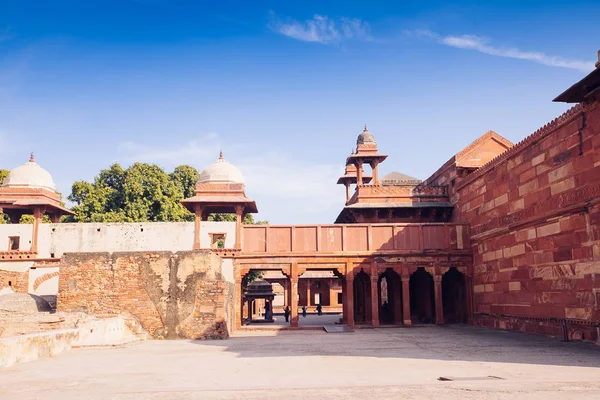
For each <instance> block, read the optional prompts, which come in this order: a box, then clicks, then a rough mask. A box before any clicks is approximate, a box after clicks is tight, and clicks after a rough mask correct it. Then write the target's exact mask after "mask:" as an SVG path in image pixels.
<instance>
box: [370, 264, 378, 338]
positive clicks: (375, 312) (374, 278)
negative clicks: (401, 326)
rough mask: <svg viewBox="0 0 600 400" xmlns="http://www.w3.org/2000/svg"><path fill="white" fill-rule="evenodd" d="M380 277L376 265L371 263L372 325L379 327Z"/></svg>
mask: <svg viewBox="0 0 600 400" xmlns="http://www.w3.org/2000/svg"><path fill="white" fill-rule="evenodd" d="M378 283H379V276H378V275H377V268H376V267H375V263H374V262H371V325H373V326H374V327H377V326H379V290H378V289H379V288H378V287H377V286H378Z"/></svg>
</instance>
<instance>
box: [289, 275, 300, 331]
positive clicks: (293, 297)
mask: <svg viewBox="0 0 600 400" xmlns="http://www.w3.org/2000/svg"><path fill="white" fill-rule="evenodd" d="M290 289H291V290H290V300H289V301H290V309H291V312H292V313H291V326H298V266H297V265H296V264H292V268H291V273H290Z"/></svg>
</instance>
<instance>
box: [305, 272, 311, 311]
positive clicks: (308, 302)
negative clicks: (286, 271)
mask: <svg viewBox="0 0 600 400" xmlns="http://www.w3.org/2000/svg"><path fill="white" fill-rule="evenodd" d="M304 281H305V282H306V308H307V309H308V307H310V279H308V278H307V279H305V280H304ZM307 311H308V310H307Z"/></svg>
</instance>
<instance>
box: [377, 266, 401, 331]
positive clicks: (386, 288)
mask: <svg viewBox="0 0 600 400" xmlns="http://www.w3.org/2000/svg"><path fill="white" fill-rule="evenodd" d="M379 323H381V324H401V323H402V281H401V279H400V276H399V275H398V274H397V273H396V272H394V270H392V269H387V270H386V271H385V272H384V273H383V274H381V275H380V276H379Z"/></svg>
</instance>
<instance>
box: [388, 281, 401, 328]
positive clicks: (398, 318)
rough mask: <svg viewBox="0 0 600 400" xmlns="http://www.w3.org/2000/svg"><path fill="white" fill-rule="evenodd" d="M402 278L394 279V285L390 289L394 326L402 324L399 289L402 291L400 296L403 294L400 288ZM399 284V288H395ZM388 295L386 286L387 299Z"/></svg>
mask: <svg viewBox="0 0 600 400" xmlns="http://www.w3.org/2000/svg"><path fill="white" fill-rule="evenodd" d="M401 279H402V278H398V279H394V283H393V285H392V288H393V290H394V294H393V296H394V306H393V309H394V324H396V325H400V324H402V314H403V312H402V302H403V301H402V296H400V289H402V294H404V288H402V280H401ZM398 284H400V287H396V286H398ZM389 293H390V287H389V286H388V298H389Z"/></svg>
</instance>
